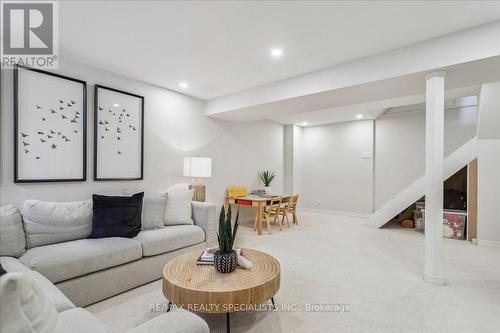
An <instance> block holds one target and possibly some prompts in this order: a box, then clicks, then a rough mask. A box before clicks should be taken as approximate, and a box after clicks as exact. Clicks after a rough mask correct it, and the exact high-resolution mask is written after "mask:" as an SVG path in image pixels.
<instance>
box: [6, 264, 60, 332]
mask: <svg viewBox="0 0 500 333" xmlns="http://www.w3.org/2000/svg"><path fill="white" fill-rule="evenodd" d="M0 295H2V297H1V298H0V332H9V333H35V332H36V333H52V332H54V329H55V328H56V325H57V311H56V308H55V307H54V305H53V304H52V302H51V301H50V299H49V298H48V297H47V296H46V295H45V293H44V292H43V290H42V289H41V288H40V287H39V286H38V285H37V284H36V283H35V282H34V281H33V280H32V279H30V278H29V277H28V276H27V275H25V274H23V273H7V274H4V275H2V276H1V277H0Z"/></svg>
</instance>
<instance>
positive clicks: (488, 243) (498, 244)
mask: <svg viewBox="0 0 500 333" xmlns="http://www.w3.org/2000/svg"><path fill="white" fill-rule="evenodd" d="M477 245H480V246H491V247H500V242H499V241H492V240H486V239H478V240H477Z"/></svg>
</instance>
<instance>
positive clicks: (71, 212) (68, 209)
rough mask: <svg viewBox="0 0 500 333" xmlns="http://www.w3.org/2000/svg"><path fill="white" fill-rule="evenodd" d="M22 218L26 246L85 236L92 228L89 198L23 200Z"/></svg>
mask: <svg viewBox="0 0 500 333" xmlns="http://www.w3.org/2000/svg"><path fill="white" fill-rule="evenodd" d="M23 220H24V229H25V230H26V245H27V247H28V248H32V247H35V246H41V245H48V244H54V243H60V242H66V241H70V240H75V239H83V238H87V237H89V235H90V232H91V231H92V200H85V201H71V202H47V201H40V200H26V201H25V202H24V205H23Z"/></svg>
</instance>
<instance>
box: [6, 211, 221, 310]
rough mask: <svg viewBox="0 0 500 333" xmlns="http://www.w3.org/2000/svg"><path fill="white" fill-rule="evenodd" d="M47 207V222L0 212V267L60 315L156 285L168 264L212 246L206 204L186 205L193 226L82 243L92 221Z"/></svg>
mask: <svg viewBox="0 0 500 333" xmlns="http://www.w3.org/2000/svg"><path fill="white" fill-rule="evenodd" d="M53 204H55V206H54V207H55V208H53V209H52V208H51V210H50V212H49V213H50V214H49V215H50V218H47V219H48V220H50V221H44V218H46V217H44V216H46V214H45V213H44V214H45V215H44V214H38V215H37V214H35V213H34V211H33V210H31V208H26V205H25V207H24V209H25V210H27V211H24V212H23V213H26V218H25V221H23V219H22V218H21V214H20V211H19V210H18V209H17V208H15V207H14V206H6V207H2V221H0V263H1V264H2V267H3V268H4V269H5V270H6V271H7V272H21V273H25V274H27V275H29V276H30V277H32V278H33V279H34V280H35V281H36V282H37V284H38V285H40V286H41V287H42V288H43V289H44V290H46V291H47V294H48V296H49V298H50V299H51V300H52V301H53V303H54V304H55V306H56V308H57V310H58V311H60V312H62V311H66V310H68V309H73V308H75V306H78V307H84V306H87V305H89V304H92V303H95V302H98V301H100V300H103V299H105V298H108V297H111V296H114V295H116V294H119V293H122V292H124V291H126V290H129V289H132V288H135V287H137V286H140V285H142V284H145V283H148V282H150V281H153V280H156V279H159V278H161V277H162V269H163V267H164V265H165V264H166V263H167V262H168V261H169V260H170V259H171V258H174V257H175V256H177V255H179V254H181V253H184V252H187V251H191V250H200V251H202V250H203V249H205V248H206V247H207V244H209V245H212V244H213V242H214V241H215V230H216V220H215V205H213V204H210V203H202V202H192V218H193V221H194V224H193V225H174V226H163V227H160V228H156V229H150V230H142V231H141V232H140V233H139V234H138V235H137V236H136V237H135V238H120V237H112V238H100V239H87V237H88V235H89V234H90V230H91V223H92V219H91V215H90V216H89V211H88V208H85V207H84V206H85V205H84V204H82V203H80V206H82V207H83V209H81V210H79V209H76V208H75V209H73V208H72V209H71V212H72V214H67V212H66V213H64V214H61V215H60V216H59V215H58V214H59V209H60V207H59V206H57V205H58V203H53ZM28 206H30V205H28ZM82 207H80V208H82ZM66 208H67V207H66ZM63 210H64V209H63ZM75 212H79V213H77V214H75ZM90 212H91V207H90ZM35 215H36V216H35ZM68 216H70V217H69V218H68ZM143 216H144V213H143ZM53 220H54V221H55V222H54V221H53ZM82 221H83V222H82ZM89 223H90V225H89ZM75 230H76V231H75Z"/></svg>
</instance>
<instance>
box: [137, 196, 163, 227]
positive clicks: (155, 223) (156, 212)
mask: <svg viewBox="0 0 500 333" xmlns="http://www.w3.org/2000/svg"><path fill="white" fill-rule="evenodd" d="M166 205H167V198H166V197H165V196H158V197H152V198H145V199H144V202H143V203H142V217H141V221H142V227H141V229H142V230H151V229H159V228H162V227H163V220H164V218H165V207H166Z"/></svg>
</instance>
